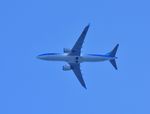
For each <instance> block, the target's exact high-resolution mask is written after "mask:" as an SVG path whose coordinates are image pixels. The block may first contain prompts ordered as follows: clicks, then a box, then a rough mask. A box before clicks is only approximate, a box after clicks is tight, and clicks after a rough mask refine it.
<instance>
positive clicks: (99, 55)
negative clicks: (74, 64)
mask: <svg viewBox="0 0 150 114" xmlns="http://www.w3.org/2000/svg"><path fill="white" fill-rule="evenodd" d="M88 55H90V56H98V57H110V56H109V55H100V54H88Z"/></svg>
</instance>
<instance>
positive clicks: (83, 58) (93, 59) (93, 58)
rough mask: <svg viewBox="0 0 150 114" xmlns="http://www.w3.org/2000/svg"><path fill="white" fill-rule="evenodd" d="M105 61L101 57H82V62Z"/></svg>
mask: <svg viewBox="0 0 150 114" xmlns="http://www.w3.org/2000/svg"><path fill="white" fill-rule="evenodd" d="M105 60H107V59H106V58H103V57H96V56H85V57H82V62H98V61H99V62H101V61H105Z"/></svg>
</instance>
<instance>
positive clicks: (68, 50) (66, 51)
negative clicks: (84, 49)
mask: <svg viewBox="0 0 150 114" xmlns="http://www.w3.org/2000/svg"><path fill="white" fill-rule="evenodd" d="M63 51H64V53H70V52H71V49H69V48H64V49H63Z"/></svg>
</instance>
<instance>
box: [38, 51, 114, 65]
mask: <svg viewBox="0 0 150 114" xmlns="http://www.w3.org/2000/svg"><path fill="white" fill-rule="evenodd" d="M37 58H39V59H42V60H47V61H64V62H68V63H82V62H101V61H106V60H113V59H116V57H110V56H107V55H98V54H85V55H82V54H81V56H70V55H68V54H67V53H62V54H61V53H46V54H41V55H38V56H37Z"/></svg>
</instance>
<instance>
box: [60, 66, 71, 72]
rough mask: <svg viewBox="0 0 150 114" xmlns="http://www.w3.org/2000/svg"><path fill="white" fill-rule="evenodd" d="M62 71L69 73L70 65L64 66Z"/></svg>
mask: <svg viewBox="0 0 150 114" xmlns="http://www.w3.org/2000/svg"><path fill="white" fill-rule="evenodd" d="M62 69H63V70H64V71H68V70H71V66H70V65H64V66H63V68H62Z"/></svg>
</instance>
